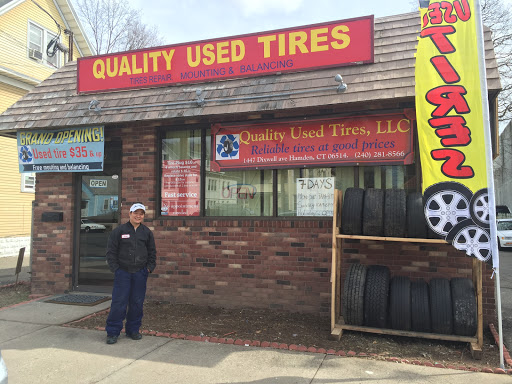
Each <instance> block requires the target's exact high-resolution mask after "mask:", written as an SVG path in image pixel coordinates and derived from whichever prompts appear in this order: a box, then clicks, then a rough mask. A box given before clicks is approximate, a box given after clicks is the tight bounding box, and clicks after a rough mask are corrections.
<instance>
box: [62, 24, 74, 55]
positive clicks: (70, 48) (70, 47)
mask: <svg viewBox="0 0 512 384" xmlns="http://www.w3.org/2000/svg"><path fill="white" fill-rule="evenodd" d="M64 33H65V34H66V35H68V36H69V37H68V47H69V52H68V63H69V62H71V61H73V31H71V30H69V29H65V30H64Z"/></svg>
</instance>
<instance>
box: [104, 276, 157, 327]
mask: <svg viewBox="0 0 512 384" xmlns="http://www.w3.org/2000/svg"><path fill="white" fill-rule="evenodd" d="M148 275H149V272H148V270H147V269H146V268H143V269H141V270H139V271H137V272H135V273H130V272H126V271H123V270H122V269H121V268H118V269H117V270H116V272H115V276H114V287H113V288H112V305H111V306H110V313H109V314H108V318H107V326H106V327H105V329H106V331H107V335H108V336H119V334H120V333H121V330H122V329H123V321H124V319H125V318H126V325H125V331H126V333H128V334H133V333H138V332H139V328H140V325H141V323H142V314H143V313H142V306H143V304H144V298H145V296H146V283H147V280H148ZM127 309H128V312H127Z"/></svg>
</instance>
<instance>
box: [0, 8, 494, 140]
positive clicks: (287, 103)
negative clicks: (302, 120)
mask: <svg viewBox="0 0 512 384" xmlns="http://www.w3.org/2000/svg"><path fill="white" fill-rule="evenodd" d="M419 29H420V18H419V14H418V13H416V12H414V13H408V14H403V15H395V16H389V17H384V18H378V19H375V61H374V63H373V64H365V65H354V66H348V67H340V68H331V69H323V70H316V71H311V72H301V73H288V74H276V75H269V76H262V77H253V78H248V79H235V80H224V81H216V82H211V83H203V84H195V85H173V86H169V87H160V88H151V89H137V90H129V91H117V92H108V93H101V94H85V95H84V94H81V95H78V94H77V92H76V77H77V76H76V75H77V73H76V71H77V65H76V62H72V63H69V64H67V65H66V66H64V67H62V68H61V69H59V70H58V71H56V72H55V73H54V74H53V75H52V76H50V77H49V78H48V79H47V80H45V81H43V82H42V83H41V84H40V85H38V86H37V87H35V88H34V89H33V90H32V91H31V92H29V93H28V94H27V95H25V96H24V97H23V98H21V99H20V100H19V101H18V102H16V103H15V104H14V105H13V106H11V107H10V108H9V109H7V111H5V112H4V113H3V114H2V115H0V134H6V133H10V132H14V131H16V130H20V129H56V128H60V127H72V126H84V125H108V124H120V123H128V122H130V123H132V122H137V121H158V120H166V119H172V118H186V117H200V116H202V117H204V116H215V115H224V114H230V113H254V112H262V111H278V110H281V111H286V110H292V109H297V108H312V107H313V108H314V107H317V106H326V105H339V104H350V103H359V104H361V103H365V104H366V105H368V104H370V103H373V102H382V101H383V100H384V101H385V100H391V99H395V100H396V99H403V100H409V101H412V102H413V101H414V63H415V56H414V54H415V52H416V45H417V37H418V33H419ZM484 34H485V58H486V67H487V84H488V89H489V94H490V95H492V96H495V95H497V93H498V92H499V90H500V89H501V86H500V80H499V73H498V69H497V63H496V59H495V56H494V49H493V45H492V41H491V32H490V30H489V29H487V28H486V29H485V32H484ZM337 73H340V74H341V75H342V76H343V80H344V81H345V82H346V83H347V84H348V89H347V91H346V92H344V93H337V92H336V87H337V85H338V84H337V83H336V82H335V81H334V77H335V75H336V74H337ZM330 86H332V90H323V91H319V92H315V93H314V94H311V93H302V94H301V93H298V94H288V93H287V92H289V91H300V90H305V89H311V88H320V87H330ZM197 89H201V90H202V93H201V97H204V98H205V104H203V105H201V106H200V105H197V104H196V103H194V102H193V101H194V100H196V99H197V95H196V90H197ZM283 93H284V95H282V96H274V97H263V98H253V99H249V98H244V99H238V100H236V99H232V100H230V101H215V99H221V98H222V99H226V98H234V97H243V96H258V95H267V94H274V95H275V94H283ZM92 99H96V100H98V101H99V102H100V106H101V107H102V108H104V109H102V110H101V112H95V111H93V110H89V103H90V101H91V100H92ZM184 101H190V103H185V104H184V103H178V102H184ZM171 103H172V104H171ZM162 104H170V105H162ZM108 108H116V109H110V110H108Z"/></svg>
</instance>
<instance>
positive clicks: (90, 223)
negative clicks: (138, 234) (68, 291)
mask: <svg viewBox="0 0 512 384" xmlns="http://www.w3.org/2000/svg"><path fill="white" fill-rule="evenodd" d="M116 144H117V143H112V142H109V143H105V160H104V167H103V168H104V171H103V172H95V173H84V174H81V175H80V176H79V179H80V185H81V202H80V212H79V213H80V215H79V216H80V235H79V237H78V252H79V255H78V268H77V269H78V276H77V277H76V279H77V280H75V281H76V283H77V284H76V286H77V288H78V287H80V288H84V286H96V287H101V286H111V285H112V282H113V280H114V275H113V274H112V273H111V272H110V270H109V269H108V265H107V261H106V257H105V254H106V250H107V240H108V237H109V235H110V233H111V232H112V230H113V229H114V228H116V227H117V226H118V225H119V222H120V192H121V145H120V143H118V145H116ZM75 228H76V227H75ZM75 276H76V275H75Z"/></svg>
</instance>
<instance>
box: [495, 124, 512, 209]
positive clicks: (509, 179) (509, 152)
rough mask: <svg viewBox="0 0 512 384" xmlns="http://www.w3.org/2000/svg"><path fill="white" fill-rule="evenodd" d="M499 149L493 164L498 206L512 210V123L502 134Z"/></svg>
mask: <svg viewBox="0 0 512 384" xmlns="http://www.w3.org/2000/svg"><path fill="white" fill-rule="evenodd" d="M499 149H500V151H499V156H498V157H497V158H496V159H494V163H493V166H494V188H495V195H496V205H506V206H508V207H509V208H510V209H512V121H511V122H509V123H508V124H507V126H506V127H505V129H504V130H503V132H502V133H501V134H500V138H499Z"/></svg>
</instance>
